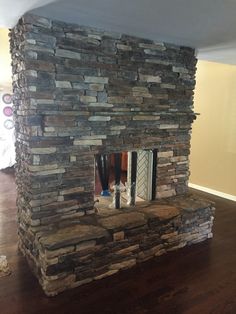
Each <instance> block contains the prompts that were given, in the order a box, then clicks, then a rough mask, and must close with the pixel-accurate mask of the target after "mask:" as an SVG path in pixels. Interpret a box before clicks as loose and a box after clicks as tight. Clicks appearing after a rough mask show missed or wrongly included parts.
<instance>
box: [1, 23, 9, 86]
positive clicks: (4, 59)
mask: <svg viewBox="0 0 236 314" xmlns="http://www.w3.org/2000/svg"><path fill="white" fill-rule="evenodd" d="M8 32H9V31H8V29H6V28H0V88H3V87H4V88H9V86H11V56H10V51H9V50H10V48H9V39H8Z"/></svg>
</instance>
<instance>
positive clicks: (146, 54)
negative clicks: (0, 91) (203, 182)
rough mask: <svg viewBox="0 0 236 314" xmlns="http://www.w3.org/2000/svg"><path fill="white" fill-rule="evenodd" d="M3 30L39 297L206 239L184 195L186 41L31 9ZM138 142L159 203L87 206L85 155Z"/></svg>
mask: <svg viewBox="0 0 236 314" xmlns="http://www.w3.org/2000/svg"><path fill="white" fill-rule="evenodd" d="M10 37H11V39H10V41H11V55H12V71H13V91H14V117H15V130H16V156H17V157H16V158H17V165H16V184H17V191H18V197H17V207H18V221H19V227H18V233H19V246H20V249H21V251H22V252H23V253H24V254H25V256H26V258H27V260H28V261H29V264H30V266H31V268H32V269H33V270H34V272H35V274H36V276H37V277H38V278H39V281H40V283H41V285H42V287H43V289H44V290H45V292H46V293H47V294H48V295H55V294H57V293H59V292H61V291H63V290H65V289H69V288H73V287H78V286H80V285H81V284H85V283H88V282H91V281H92V280H97V279H101V278H105V277H107V276H110V275H112V274H114V273H116V272H118V271H119V270H122V269H126V268H129V267H132V266H134V265H135V264H137V263H139V262H141V261H145V260H147V259H149V258H152V257H154V256H159V255H162V254H164V253H166V252H167V251H169V250H174V249H177V248H180V247H183V246H184V245H189V244H193V243H197V242H199V241H203V240H205V239H207V238H210V237H212V233H211V227H212V221H213V208H212V204H209V203H208V202H203V201H201V200H200V201H199V200H196V199H195V198H191V197H190V196H186V193H187V190H188V188H187V183H188V177H189V166H188V156H189V152H190V131H191V124H192V122H193V120H194V119H195V117H196V116H195V114H194V112H193V109H192V105H193V90H194V86H195V70H196V58H195V55H194V54H195V52H194V50H193V49H191V48H188V47H182V46H173V45H169V44H166V43H156V42H154V41H152V40H148V39H142V38H137V37H132V36H128V35H122V34H111V33H107V32H104V31H100V30H97V29H93V28H90V27H84V26H79V25H74V24H67V23H62V22H60V21H53V20H50V19H46V18H41V17H37V16H34V15H30V14H27V15H25V16H23V18H22V19H21V20H20V21H19V23H18V24H17V25H16V26H15V27H14V28H13V29H12V30H11V34H10ZM140 149H157V181H156V198H157V199H160V201H155V202H156V203H155V205H154V204H152V205H151V204H150V207H142V208H136V209H134V208H127V209H126V210H125V211H118V212H113V211H111V214H110V215H106V216H102V215H99V214H98V213H95V208H94V185H95V184H94V180H95V178H94V155H95V154H98V153H113V152H120V151H137V150H140ZM181 195H183V197H182V196H181ZM181 197H182V198H181ZM159 202H161V203H159ZM108 211H109V210H108Z"/></svg>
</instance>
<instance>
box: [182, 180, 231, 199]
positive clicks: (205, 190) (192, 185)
mask: <svg viewBox="0 0 236 314" xmlns="http://www.w3.org/2000/svg"><path fill="white" fill-rule="evenodd" d="M188 186H189V187H190V188H193V189H196V190H200V191H203V192H206V193H209V194H213V195H217V196H219V197H222V198H226V199H228V200H231V201H234V202H236V196H235V195H231V194H227V193H223V192H220V191H216V190H213V189H209V188H206V187H204V186H201V185H197V184H193V183H189V184H188Z"/></svg>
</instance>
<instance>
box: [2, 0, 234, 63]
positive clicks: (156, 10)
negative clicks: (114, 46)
mask: <svg viewBox="0 0 236 314" xmlns="http://www.w3.org/2000/svg"><path fill="white" fill-rule="evenodd" d="M49 2H54V3H50V4H47V3H49ZM45 4H47V5H45ZM13 8H14V10H13ZM33 8H36V9H35V10H33V12H34V13H35V14H38V15H41V16H45V17H50V18H54V19H59V20H63V21H67V22H74V23H78V24H81V25H90V26H94V27H98V28H102V29H106V30H111V31H116V32H122V33H126V34H131V35H137V36H139V37H145V38H150V39H155V40H163V41H166V42H171V43H176V44H182V45H187V46H191V47H194V48H196V49H197V51H198V57H199V58H200V59H205V60H210V61H217V62H224V63H230V64H235V65H236V1H235V0H54V1H53V0H0V26H4V27H12V26H13V25H14V24H15V23H16V22H17V20H18V18H19V17H20V16H21V15H22V14H24V13H25V12H27V11H30V10H32V9H33Z"/></svg>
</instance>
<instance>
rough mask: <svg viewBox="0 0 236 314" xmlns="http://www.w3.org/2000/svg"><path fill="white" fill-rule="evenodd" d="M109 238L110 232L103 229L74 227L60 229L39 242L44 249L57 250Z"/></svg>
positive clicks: (85, 226)
mask: <svg viewBox="0 0 236 314" xmlns="http://www.w3.org/2000/svg"><path fill="white" fill-rule="evenodd" d="M108 237H109V234H108V232H107V231H106V230H105V229H103V228H101V227H98V226H93V225H74V226H73V225H72V226H69V227H66V228H63V229H59V230H58V231H56V232H54V233H52V234H45V235H44V236H42V237H41V238H40V239H39V242H40V244H41V245H42V246H43V247H44V248H46V249H48V250H55V249H58V248H62V247H65V246H69V245H73V244H78V243H80V242H83V241H88V240H93V239H101V238H108Z"/></svg>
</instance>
